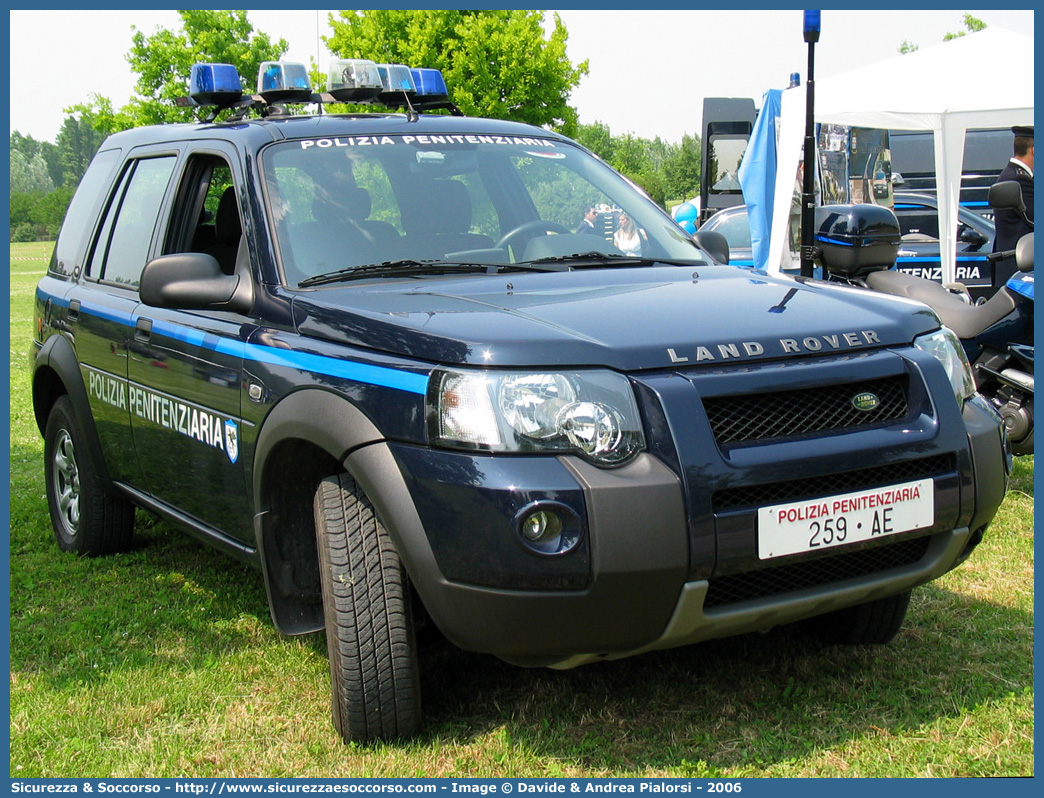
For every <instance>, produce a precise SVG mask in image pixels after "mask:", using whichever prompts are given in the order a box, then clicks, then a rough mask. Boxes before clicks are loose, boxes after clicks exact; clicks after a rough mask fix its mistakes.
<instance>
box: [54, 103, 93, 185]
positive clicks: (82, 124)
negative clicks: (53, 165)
mask: <svg viewBox="0 0 1044 798" xmlns="http://www.w3.org/2000/svg"><path fill="white" fill-rule="evenodd" d="M104 140H105V135H104V134H103V133H101V132H99V131H98V130H96V129H95V128H94V127H93V126H92V125H91V124H90V122H89V121H88V120H86V119H84V118H83V117H82V116H80V115H76V114H73V115H70V116H67V117H66V118H65V121H63V122H62V128H61V130H59V131H58V139H57V141H56V142H55V144H56V146H57V149H58V160H59V163H60V166H61V179H60V180H59V181H58V184H59V185H61V186H67V187H75V186H77V185H78V184H79V182H80V178H81V177H83V173H84V172H85V171H87V165H88V164H89V163H90V162H91V158H93V157H94V153H96V152H97V151H98V148H99V147H100V146H101V143H102V142H103V141H104Z"/></svg>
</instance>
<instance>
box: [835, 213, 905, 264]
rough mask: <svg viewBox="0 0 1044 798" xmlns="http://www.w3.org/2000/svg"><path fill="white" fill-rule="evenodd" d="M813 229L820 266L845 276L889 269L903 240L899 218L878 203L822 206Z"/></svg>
mask: <svg viewBox="0 0 1044 798" xmlns="http://www.w3.org/2000/svg"><path fill="white" fill-rule="evenodd" d="M815 229H816V232H815V241H816V246H817V247H819V249H820V250H821V252H822V258H823V265H824V266H825V267H826V269H827V270H828V271H831V272H834V273H835V274H838V275H840V276H842V277H846V278H847V277H863V276H865V275H867V274H868V273H870V272H872V271H876V270H878V269H888V268H890V267H891V266H892V264H894V263H895V258H896V254H897V253H898V251H899V244H900V242H901V240H902V234H901V233H900V231H899V220H898V219H896V218H895V214H894V213H893V212H892V211H891V209H889V208H885V207H883V206H881V205H824V206H822V207H819V208H816V228H815Z"/></svg>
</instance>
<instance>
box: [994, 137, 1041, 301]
mask: <svg viewBox="0 0 1044 798" xmlns="http://www.w3.org/2000/svg"><path fill="white" fill-rule="evenodd" d="M1011 132H1012V133H1014V134H1015V145H1014V149H1015V155H1014V157H1013V158H1012V159H1011V160H1010V161H1008V165H1007V166H1005V167H1004V169H1002V170H1001V173H1000V176H999V177H998V178H997V182H1000V181H1002V180H1014V181H1016V182H1017V183H1018V184H1019V185H1020V186H1022V201H1023V203H1024V204H1025V205H1026V213H1025V214H1021V213H1019V212H1018V211H1016V210H1015V209H1013V208H998V209H997V210H996V211H995V212H994V215H993V218H994V222H995V224H996V225H997V234H996V235H995V236H994V239H993V251H994V252H1004V251H1005V250H1011V249H1015V245H1016V244H1017V243H1018V242H1019V239H1020V238H1022V236H1024V235H1025V234H1026V233H1032V232H1033V126H1032V125H1031V126H1029V127H1022V126H1016V127H1013V128H1012V129H1011ZM1027 220H1028V221H1027ZM1016 271H1017V269H1016V266H1015V259H1014V258H1005V259H1004V260H1001V261H997V264H996V276H995V277H994V284H995V285H996V284H1001V283H1004V282H1007V280H1008V278H1009V277H1011V276H1012V275H1013V274H1015V272H1016Z"/></svg>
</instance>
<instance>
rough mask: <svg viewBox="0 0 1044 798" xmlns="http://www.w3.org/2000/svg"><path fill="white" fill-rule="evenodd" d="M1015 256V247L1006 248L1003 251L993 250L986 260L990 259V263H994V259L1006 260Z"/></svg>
mask: <svg viewBox="0 0 1044 798" xmlns="http://www.w3.org/2000/svg"><path fill="white" fill-rule="evenodd" d="M1014 257H1015V250H1013V249H1006V250H1004V251H1002V252H991V253H990V254H989V255H987V256H986V260H988V261H989V262H990V263H993V261H996V260H1004V259H1005V258H1014Z"/></svg>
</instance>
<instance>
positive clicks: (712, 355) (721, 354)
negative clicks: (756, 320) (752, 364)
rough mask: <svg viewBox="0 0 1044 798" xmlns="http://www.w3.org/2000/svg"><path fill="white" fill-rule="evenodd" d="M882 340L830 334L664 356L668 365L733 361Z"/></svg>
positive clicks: (867, 334)
mask: <svg viewBox="0 0 1044 798" xmlns="http://www.w3.org/2000/svg"><path fill="white" fill-rule="evenodd" d="M880 343H881V337H880V336H879V335H878V334H877V332H876V331H874V330H860V331H859V332H843V333H837V334H833V335H809V336H806V337H804V338H780V339H778V340H777V341H772V342H770V343H769V344H768V345H765V344H762V343H761V342H760V341H742V342H740V343H720V344H711V345H709V346H697V347H696V348H695V350H694V355H693V356H692V357H690V356H689V355H688V353H686V352H685V350H684V349H682V348H681V347H668V348H667V357H668V358H670V361H671V363H691V362H695V363H703V362H710V361H715V360H733V359H736V358H741V357H757V356H758V355H763V354H765V353H766V352H770V351H774V352H775V354H777V355H786V354H794V355H800V354H803V353H805V352H839V351H841V350H844V349H854V348H856V347H861V346H871V345H874V344H880Z"/></svg>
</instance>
